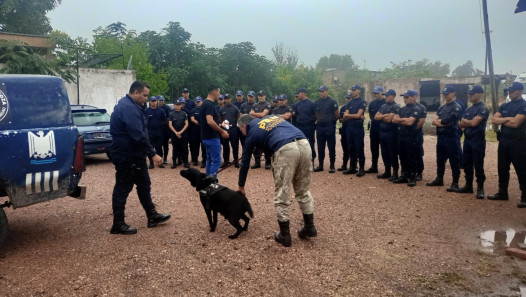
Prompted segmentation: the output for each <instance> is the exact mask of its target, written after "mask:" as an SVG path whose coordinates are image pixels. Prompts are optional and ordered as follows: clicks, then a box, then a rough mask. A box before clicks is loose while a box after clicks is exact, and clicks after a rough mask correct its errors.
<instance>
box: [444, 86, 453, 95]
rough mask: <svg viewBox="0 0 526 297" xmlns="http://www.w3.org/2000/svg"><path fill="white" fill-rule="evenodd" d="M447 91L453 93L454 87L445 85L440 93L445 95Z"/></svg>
mask: <svg viewBox="0 0 526 297" xmlns="http://www.w3.org/2000/svg"><path fill="white" fill-rule="evenodd" d="M449 93H455V87H454V86H452V85H447V86H446V87H445V88H444V89H443V90H442V94H444V95H447V94H449Z"/></svg>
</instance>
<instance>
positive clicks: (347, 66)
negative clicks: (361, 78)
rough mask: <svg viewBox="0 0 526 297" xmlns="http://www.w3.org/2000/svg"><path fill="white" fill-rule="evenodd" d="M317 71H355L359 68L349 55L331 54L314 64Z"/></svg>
mask: <svg viewBox="0 0 526 297" xmlns="http://www.w3.org/2000/svg"><path fill="white" fill-rule="evenodd" d="M316 68H319V69H324V70H326V69H331V68H336V69H343V70H347V71H351V70H357V69H358V68H359V67H358V65H356V64H355V63H354V60H353V59H352V57H351V55H339V54H331V55H330V56H323V57H321V58H320V60H319V61H318V64H316Z"/></svg>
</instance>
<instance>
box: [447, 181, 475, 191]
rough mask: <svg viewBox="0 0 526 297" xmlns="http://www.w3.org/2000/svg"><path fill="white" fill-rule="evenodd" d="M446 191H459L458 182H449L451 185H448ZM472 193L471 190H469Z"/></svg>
mask: <svg viewBox="0 0 526 297" xmlns="http://www.w3.org/2000/svg"><path fill="white" fill-rule="evenodd" d="M446 191H448V192H456V193H458V191H460V188H459V187H458V182H452V183H451V186H449V187H448V188H447V189H446ZM471 193H473V192H471Z"/></svg>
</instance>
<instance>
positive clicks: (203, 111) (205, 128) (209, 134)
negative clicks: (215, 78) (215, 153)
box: [199, 99, 220, 139]
mask: <svg viewBox="0 0 526 297" xmlns="http://www.w3.org/2000/svg"><path fill="white" fill-rule="evenodd" d="M207 115H211V116H212V117H213V119H214V122H216V124H218V125H219V113H218V111H217V106H216V105H214V102H212V101H211V100H208V99H206V100H204V102H203V104H202V105H201V108H200V110H199V124H200V126H201V137H202V138H203V139H213V138H219V136H220V135H219V132H217V131H216V130H214V129H212V127H210V125H208V123H207V122H206V116H207Z"/></svg>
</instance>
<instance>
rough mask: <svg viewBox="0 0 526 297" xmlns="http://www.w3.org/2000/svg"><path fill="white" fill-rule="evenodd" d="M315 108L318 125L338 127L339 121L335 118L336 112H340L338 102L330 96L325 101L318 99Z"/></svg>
mask: <svg viewBox="0 0 526 297" xmlns="http://www.w3.org/2000/svg"><path fill="white" fill-rule="evenodd" d="M314 106H315V111H316V114H317V117H316V125H318V126H329V125H333V126H334V125H336V121H337V119H336V117H335V116H334V112H335V111H336V110H338V102H336V100H334V99H332V98H331V97H329V96H327V98H325V99H322V98H318V100H316V102H314Z"/></svg>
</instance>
